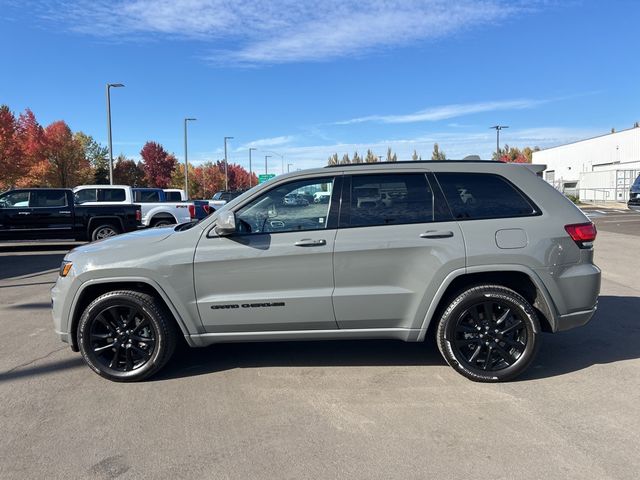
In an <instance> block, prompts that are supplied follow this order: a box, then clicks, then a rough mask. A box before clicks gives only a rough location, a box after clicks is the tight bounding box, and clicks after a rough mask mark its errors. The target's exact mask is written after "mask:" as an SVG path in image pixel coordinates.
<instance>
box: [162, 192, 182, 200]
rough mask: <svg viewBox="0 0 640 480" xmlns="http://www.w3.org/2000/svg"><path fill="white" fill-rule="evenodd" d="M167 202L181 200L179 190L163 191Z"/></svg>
mask: <svg viewBox="0 0 640 480" xmlns="http://www.w3.org/2000/svg"><path fill="white" fill-rule="evenodd" d="M164 194H165V196H166V197H167V201H168V202H181V201H182V196H181V195H180V192H164Z"/></svg>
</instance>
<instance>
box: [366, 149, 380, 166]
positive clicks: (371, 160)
mask: <svg viewBox="0 0 640 480" xmlns="http://www.w3.org/2000/svg"><path fill="white" fill-rule="evenodd" d="M364 161H365V163H377V162H378V157H376V156H375V155H374V154H373V152H372V151H371V150H370V149H369V150H367V156H366V157H364Z"/></svg>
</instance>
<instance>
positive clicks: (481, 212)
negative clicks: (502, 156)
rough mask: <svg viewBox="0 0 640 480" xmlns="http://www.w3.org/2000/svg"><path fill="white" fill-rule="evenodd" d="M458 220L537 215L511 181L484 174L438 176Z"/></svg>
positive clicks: (440, 174)
mask: <svg viewBox="0 0 640 480" xmlns="http://www.w3.org/2000/svg"><path fill="white" fill-rule="evenodd" d="M436 178H437V179H438V182H439V183H440V186H441V187H442V190H443V191H444V195H445V197H446V198H447V202H448V203H449V207H450V208H451V212H452V213H453V216H454V217H455V218H457V219H478V218H504V217H521V216H525V215H534V214H535V213H536V210H535V209H534V208H533V206H532V205H531V204H530V203H529V202H528V201H527V199H525V197H524V196H523V195H522V194H521V193H520V192H519V191H518V190H516V189H515V187H514V186H513V185H511V184H510V183H509V182H508V181H506V180H505V179H504V178H502V177H500V176H498V175H491V174H483V173H436Z"/></svg>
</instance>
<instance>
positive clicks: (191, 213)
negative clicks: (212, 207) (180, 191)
mask: <svg viewBox="0 0 640 480" xmlns="http://www.w3.org/2000/svg"><path fill="white" fill-rule="evenodd" d="M189 216H190V217H191V218H196V206H195V205H189Z"/></svg>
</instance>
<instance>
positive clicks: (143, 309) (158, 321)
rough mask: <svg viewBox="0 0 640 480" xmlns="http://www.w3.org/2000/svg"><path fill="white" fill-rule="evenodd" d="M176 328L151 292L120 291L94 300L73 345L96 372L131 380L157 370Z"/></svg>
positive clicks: (173, 340)
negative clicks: (75, 343) (76, 346)
mask: <svg viewBox="0 0 640 480" xmlns="http://www.w3.org/2000/svg"><path fill="white" fill-rule="evenodd" d="M176 339H177V333H176V327H175V325H174V322H173V320H172V319H171V318H170V316H169V314H168V313H167V312H166V310H165V308H164V306H163V305H162V304H161V303H160V302H159V301H158V300H157V299H155V298H154V297H152V296H151V295H147V294H145V293H141V292H135V291H129V290H123V291H114V292H108V293H105V294H104V295H101V296H100V297H98V298H96V299H95V300H94V301H93V302H91V304H90V305H89V306H88V307H87V308H86V310H85V311H84V313H83V315H82V318H81V319H80V323H79V325H78V346H79V347H80V353H81V354H82V356H83V358H84V360H85V361H86V362H87V364H88V365H89V367H91V369H92V370H93V371H95V372H96V373H97V374H98V375H101V376H103V377H105V378H108V379H109V380H114V381H119V382H134V381H138V380H142V379H144V378H147V377H149V376H151V375H153V374H154V373H156V372H157V371H158V370H160V369H161V368H162V367H163V366H164V365H165V364H166V363H167V361H169V359H170V358H171V355H172V354H173V351H174V349H175V346H176Z"/></svg>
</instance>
